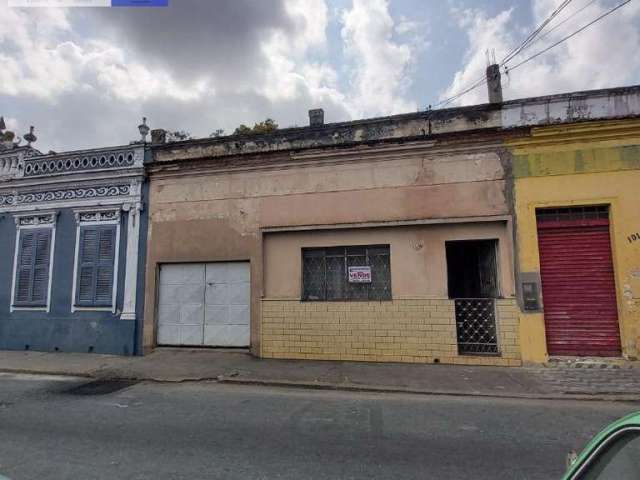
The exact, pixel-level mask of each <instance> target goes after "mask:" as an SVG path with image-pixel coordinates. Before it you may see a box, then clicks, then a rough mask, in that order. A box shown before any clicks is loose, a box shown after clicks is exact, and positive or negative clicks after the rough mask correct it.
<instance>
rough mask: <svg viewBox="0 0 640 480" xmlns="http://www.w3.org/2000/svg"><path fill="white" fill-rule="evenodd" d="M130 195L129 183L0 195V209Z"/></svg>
mask: <svg viewBox="0 0 640 480" xmlns="http://www.w3.org/2000/svg"><path fill="white" fill-rule="evenodd" d="M131 194H132V184H131V183H128V184H119V185H101V186H95V187H78V188H61V189H56V190H45V191H41V192H28V193H5V194H0V207H5V206H18V205H25V204H39V203H46V202H54V201H62V200H77V199H92V198H107V197H119V196H129V195H131ZM134 194H135V193H134Z"/></svg>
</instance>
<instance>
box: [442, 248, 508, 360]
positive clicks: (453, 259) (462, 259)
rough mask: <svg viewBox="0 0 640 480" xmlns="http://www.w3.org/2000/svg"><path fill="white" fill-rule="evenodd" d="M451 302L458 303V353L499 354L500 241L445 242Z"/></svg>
mask: <svg viewBox="0 0 640 480" xmlns="http://www.w3.org/2000/svg"><path fill="white" fill-rule="evenodd" d="M445 248H446V254H447V276H448V279H447V282H448V288H449V298H452V299H453V300H454V306H455V315H456V333H457V340H458V353H460V354H461V355H465V354H466V355H478V354H490V355H491V354H493V355H495V354H498V353H499V349H498V332H497V329H496V308H495V299H496V298H497V297H498V296H499V294H500V287H499V285H498V262H497V258H498V241H497V240H460V241H451V242H445Z"/></svg>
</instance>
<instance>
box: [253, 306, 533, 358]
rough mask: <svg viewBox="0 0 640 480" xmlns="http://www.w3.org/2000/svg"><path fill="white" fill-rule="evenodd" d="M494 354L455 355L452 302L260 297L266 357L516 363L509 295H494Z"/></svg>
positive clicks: (515, 327) (515, 316)
mask: <svg viewBox="0 0 640 480" xmlns="http://www.w3.org/2000/svg"><path fill="white" fill-rule="evenodd" d="M496 309H497V321H498V334H499V341H500V345H499V348H500V352H501V354H500V355H499V356H470V355H463V356H461V355H458V352H457V344H456V325H455V315H454V306H453V301H452V300H449V299H420V300H393V301H389V302H300V301H299V300H271V299H263V300H262V342H261V345H262V347H261V355H262V356H263V357H268V358H306V359H315V360H360V361H369V362H411V363H433V362H434V361H436V359H437V360H438V361H439V362H440V363H458V364H468V365H502V366H519V365H520V364H521V360H520V341H519V338H518V331H519V329H518V310H517V305H516V301H515V299H500V300H497V307H496Z"/></svg>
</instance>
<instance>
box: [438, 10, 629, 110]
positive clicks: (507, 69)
mask: <svg viewBox="0 0 640 480" xmlns="http://www.w3.org/2000/svg"><path fill="white" fill-rule="evenodd" d="M595 1H596V0H591V1H590V2H589V3H587V4H586V5H585V6H583V7H582V8H581V9H579V10H577V11H575V12H573V13H572V14H571V15H570V16H569V17H567V18H566V19H565V20H563V21H562V22H561V23H560V24H558V25H556V26H555V27H554V28H553V29H552V30H555V29H556V28H558V27H559V26H560V25H562V24H563V23H565V22H566V21H567V20H569V19H570V18H572V17H573V16H575V15H577V14H578V13H579V12H581V11H582V10H584V9H586V8H587V7H588V6H589V5H591V4H592V3H595ZM630 2H631V0H626V1H624V2H622V3H620V4H618V5H616V6H615V7H613V8H611V9H609V10H607V11H606V12H605V13H603V14H602V15H600V16H599V17H597V18H595V19H594V20H592V21H591V22H589V23H587V24H586V25H584V26H582V27H580V28H579V29H578V30H576V31H574V32H573V33H571V34H569V35H567V36H565V37H563V38H562V39H560V40H558V41H557V42H555V43H554V44H552V45H550V46H548V47H547V48H545V49H543V50H540V51H539V52H537V53H535V54H533V55H531V56H530V57H528V58H526V59H524V60H523V61H521V62H520V63H518V64H516V65H514V66H513V67H509V66H508V65H506V63H507V62H508V61H510V60H511V59H513V58H514V57H515V55H517V54H519V53H520V52H521V51H522V50H523V49H524V48H526V46H527V45H531V42H532V40H533V39H534V38H535V36H532V35H533V33H535V32H536V31H537V32H538V33H539V32H540V31H541V28H540V27H538V28H537V29H536V30H535V31H534V32H532V34H531V35H530V36H529V37H527V38H531V40H529V41H528V43H526V42H527V40H525V41H524V42H523V43H522V44H521V45H520V47H518V48H517V49H514V50H512V52H516V51H518V53H515V54H514V55H511V54H509V55H507V57H509V56H510V59H509V60H503V63H501V66H504V69H505V73H507V74H508V73H509V72H511V71H512V70H515V69H516V68H518V67H520V66H522V65H524V64H525V63H527V62H530V61H531V60H533V59H534V58H537V57H539V56H540V55H542V54H543V53H546V52H548V51H549V50H551V49H552V48H554V47H556V46H558V45H560V44H561V43H563V42H565V41H567V40H569V39H570V38H572V37H574V36H576V35H577V34H578V33H580V32H582V31H583V30H586V29H587V28H589V27H590V26H591V25H593V24H595V23H597V22H599V21H600V20H602V19H603V18H605V17H606V16H608V15H610V14H612V13H613V12H615V11H616V10H618V9H620V8H622V7H624V6H625V5H626V4H627V3H630ZM562 5H565V6H566V5H568V2H567V3H566V4H565V3H564V2H563V3H562V4H561V5H560V6H559V7H558V9H559V8H560V7H562ZM563 8H564V7H563ZM558 9H556V10H555V11H558ZM555 11H554V12H555ZM558 12H559V11H558ZM552 15H553V14H552ZM550 17H551V16H550ZM543 24H544V25H546V24H548V22H546V23H545V22H543ZM541 27H542V25H541ZM552 30H549V31H547V32H546V33H545V34H544V35H543V36H547V35H548V34H549V33H551V31H552ZM540 38H541V37H540ZM523 46H524V48H523ZM507 57H505V58H507ZM486 83H487V79H486V78H484V77H483V78H482V79H479V80H477V81H476V82H474V83H473V84H471V85H470V86H469V87H467V88H465V89H464V90H462V91H460V92H458V93H456V94H455V95H452V96H451V97H448V98H445V99H444V100H441V101H440V102H438V103H436V104H435V105H434V107H440V106H442V107H444V106H446V105H448V104H449V103H451V102H453V101H454V100H456V99H458V98H460V97H461V96H463V95H466V94H467V93H469V92H471V91H472V90H475V89H476V88H478V87H481V86H482V85H484V84H486Z"/></svg>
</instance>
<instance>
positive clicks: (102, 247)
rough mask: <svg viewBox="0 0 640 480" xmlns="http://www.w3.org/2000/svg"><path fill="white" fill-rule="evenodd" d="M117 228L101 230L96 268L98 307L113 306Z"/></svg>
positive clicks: (96, 298)
mask: <svg viewBox="0 0 640 480" xmlns="http://www.w3.org/2000/svg"><path fill="white" fill-rule="evenodd" d="M115 238H116V227H115V226H114V227H109V228H101V229H100V238H99V242H98V262H97V268H96V297H95V301H96V305H111V301H112V294H113V264H114V257H115V243H116V242H115Z"/></svg>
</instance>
